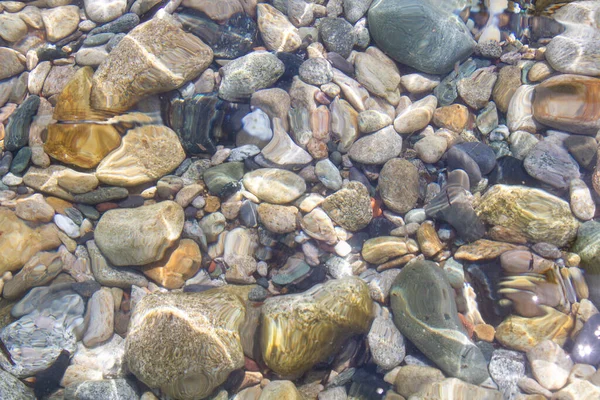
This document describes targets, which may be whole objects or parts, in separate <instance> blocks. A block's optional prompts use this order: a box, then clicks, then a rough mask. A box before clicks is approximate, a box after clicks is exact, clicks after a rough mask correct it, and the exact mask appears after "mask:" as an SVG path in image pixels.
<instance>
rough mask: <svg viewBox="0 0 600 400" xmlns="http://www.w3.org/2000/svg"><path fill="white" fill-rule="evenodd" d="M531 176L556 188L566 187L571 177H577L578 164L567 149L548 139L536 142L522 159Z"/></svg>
mask: <svg viewBox="0 0 600 400" xmlns="http://www.w3.org/2000/svg"><path fill="white" fill-rule="evenodd" d="M523 165H524V167H525V170H526V171H527V173H529V175H531V176H532V177H534V178H536V179H538V180H540V181H542V182H544V183H547V184H549V185H550V186H552V187H555V188H557V189H567V188H568V187H569V182H570V181H571V180H572V179H579V176H580V174H579V165H577V162H576V161H575V160H574V159H573V158H572V157H571V156H570V155H569V153H568V152H567V150H566V149H565V148H564V147H562V146H560V145H557V144H554V143H552V142H550V141H549V140H543V141H541V142H539V143H538V144H536V145H535V146H534V147H533V148H532V149H531V151H530V152H529V153H528V154H527V157H525V160H523Z"/></svg>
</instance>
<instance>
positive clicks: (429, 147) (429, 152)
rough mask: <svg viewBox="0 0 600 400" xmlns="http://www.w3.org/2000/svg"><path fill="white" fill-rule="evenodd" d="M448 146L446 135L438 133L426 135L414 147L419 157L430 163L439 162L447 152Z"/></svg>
mask: <svg viewBox="0 0 600 400" xmlns="http://www.w3.org/2000/svg"><path fill="white" fill-rule="evenodd" d="M447 148H448V141H447V140H446V139H445V138H444V137H442V136H437V135H428V136H425V137H424V138H423V139H421V140H419V141H418V142H417V143H415V145H414V149H415V151H416V152H417V155H418V156H419V158H420V159H421V160H422V161H423V162H424V163H428V164H435V163H436V162H438V161H439V160H440V159H441V158H442V156H443V155H444V153H445V152H446V149H447Z"/></svg>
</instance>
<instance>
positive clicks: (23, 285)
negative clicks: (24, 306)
mask: <svg viewBox="0 0 600 400" xmlns="http://www.w3.org/2000/svg"><path fill="white" fill-rule="evenodd" d="M62 269H63V263H62V261H61V259H60V256H59V254H58V253H56V252H52V253H50V252H39V253H37V254H36V255H34V256H33V257H32V258H31V259H29V261H27V263H25V265H24V266H23V268H22V269H21V270H20V271H19V272H18V273H17V274H15V275H14V276H13V278H12V279H11V280H9V281H7V282H6V283H5V284H4V290H3V291H2V297H4V298H5V299H9V300H16V299H19V298H21V297H22V296H23V294H25V292H27V290H29V289H30V288H32V287H37V286H43V285H45V284H47V283H49V282H50V281H52V279H54V278H55V277H56V276H57V275H58V274H59V273H60V272H61V271H62Z"/></svg>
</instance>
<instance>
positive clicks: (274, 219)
mask: <svg viewBox="0 0 600 400" xmlns="http://www.w3.org/2000/svg"><path fill="white" fill-rule="evenodd" d="M257 211H258V216H259V217H260V222H261V223H262V224H263V225H264V226H265V228H267V229H268V230H270V231H271V232H274V233H289V232H294V231H295V230H296V216H297V215H298V209H297V208H296V207H294V206H280V205H275V204H269V203H261V204H260V205H259V206H258V210H257Z"/></svg>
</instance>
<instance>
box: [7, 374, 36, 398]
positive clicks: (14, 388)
mask: <svg viewBox="0 0 600 400" xmlns="http://www.w3.org/2000/svg"><path fill="white" fill-rule="evenodd" d="M0 398H2V399H6V400H34V399H35V396H34V395H33V390H31V389H29V388H28V387H27V386H25V384H24V383H23V382H21V381H20V380H18V379H17V378H15V377H14V376H13V375H11V374H9V373H8V372H5V371H3V370H2V369H0Z"/></svg>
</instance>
